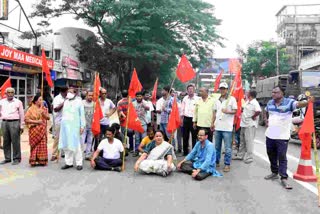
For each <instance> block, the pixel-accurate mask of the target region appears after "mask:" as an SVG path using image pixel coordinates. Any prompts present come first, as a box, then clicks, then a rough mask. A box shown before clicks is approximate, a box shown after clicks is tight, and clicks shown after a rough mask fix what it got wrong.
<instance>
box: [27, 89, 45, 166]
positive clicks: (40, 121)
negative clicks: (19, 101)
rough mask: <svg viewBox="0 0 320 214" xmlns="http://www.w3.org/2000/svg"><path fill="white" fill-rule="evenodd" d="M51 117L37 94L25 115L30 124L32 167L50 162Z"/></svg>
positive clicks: (30, 161)
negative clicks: (49, 124) (48, 143)
mask: <svg viewBox="0 0 320 214" xmlns="http://www.w3.org/2000/svg"><path fill="white" fill-rule="evenodd" d="M49 119H50V117H49V115H48V109H47V108H45V107H44V106H43V100H42V97H41V96H40V94H37V95H36V96H34V98H33V100H32V104H31V107H30V108H29V109H28V111H27V113H26V115H25V122H26V124H28V125H29V143H30V158H29V163H30V165H31V166H32V167H33V166H36V165H40V166H45V165H47V163H48V148H47V140H48V138H47V120H49Z"/></svg>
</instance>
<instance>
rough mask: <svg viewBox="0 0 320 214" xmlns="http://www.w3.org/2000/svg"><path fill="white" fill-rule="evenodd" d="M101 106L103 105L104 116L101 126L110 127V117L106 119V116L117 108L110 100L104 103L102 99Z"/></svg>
mask: <svg viewBox="0 0 320 214" xmlns="http://www.w3.org/2000/svg"><path fill="white" fill-rule="evenodd" d="M99 101H100V104H101V110H102V114H103V118H102V119H101V120H100V124H101V125H109V124H110V120H109V118H108V117H106V114H108V113H110V110H111V109H113V108H114V107H115V105H114V104H113V102H112V101H111V100H109V99H107V98H106V99H105V101H104V102H102V100H101V99H100V100H99Z"/></svg>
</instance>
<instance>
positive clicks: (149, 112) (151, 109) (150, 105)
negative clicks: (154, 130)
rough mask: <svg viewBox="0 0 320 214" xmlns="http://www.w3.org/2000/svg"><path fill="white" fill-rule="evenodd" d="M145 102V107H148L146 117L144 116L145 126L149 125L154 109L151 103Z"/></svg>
mask: <svg viewBox="0 0 320 214" xmlns="http://www.w3.org/2000/svg"><path fill="white" fill-rule="evenodd" d="M146 102H147V105H148V106H149V110H148V111H147V116H146V119H147V124H149V123H151V112H153V111H154V108H153V104H152V102H151V101H146Z"/></svg>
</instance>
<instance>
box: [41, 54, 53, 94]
mask: <svg viewBox="0 0 320 214" xmlns="http://www.w3.org/2000/svg"><path fill="white" fill-rule="evenodd" d="M42 72H44V73H45V74H46V80H47V82H48V85H49V86H50V88H53V82H52V79H51V75H50V70H49V67H48V62H47V57H46V54H45V52H44V49H43V48H42Z"/></svg>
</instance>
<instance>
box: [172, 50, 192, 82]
mask: <svg viewBox="0 0 320 214" xmlns="http://www.w3.org/2000/svg"><path fill="white" fill-rule="evenodd" d="M176 74H177V77H178V78H179V80H180V81H181V82H187V81H189V80H192V79H193V78H194V77H195V76H196V72H195V71H194V70H193V68H192V66H191V64H190V62H189V60H188V59H187V57H186V56H185V55H182V56H181V59H180V62H179V65H178V67H177V70H176Z"/></svg>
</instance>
